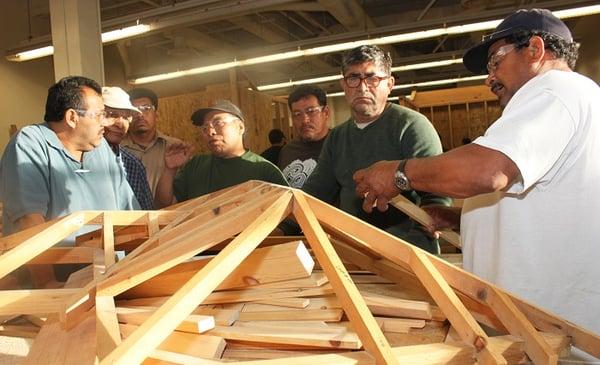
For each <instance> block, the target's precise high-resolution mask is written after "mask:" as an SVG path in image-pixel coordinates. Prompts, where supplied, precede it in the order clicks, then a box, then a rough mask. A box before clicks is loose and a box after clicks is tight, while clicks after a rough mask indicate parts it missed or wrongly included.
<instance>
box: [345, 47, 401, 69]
mask: <svg viewBox="0 0 600 365" xmlns="http://www.w3.org/2000/svg"><path fill="white" fill-rule="evenodd" d="M365 62H373V63H374V64H375V66H377V68H380V69H382V70H383V71H384V72H385V74H386V75H388V76H389V75H391V74H392V57H391V56H390V53H389V52H384V51H383V50H382V49H381V48H379V47H377V46H359V47H356V48H353V49H351V50H349V51H348V52H346V53H344V56H343V58H342V74H346V70H347V69H348V67H349V66H351V65H356V64H360V63H365Z"/></svg>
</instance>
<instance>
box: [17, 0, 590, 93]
mask: <svg viewBox="0 0 600 365" xmlns="http://www.w3.org/2000/svg"><path fill="white" fill-rule="evenodd" d="M28 1H29V3H30V7H29V8H30V11H29V20H30V24H31V26H30V29H32V34H31V35H32V37H31V40H30V41H29V43H30V44H35V43H38V44H43V43H44V42H46V44H47V43H48V42H49V41H50V36H49V33H50V17H49V9H48V3H47V1H42V0H28ZM594 4H598V1H579V0H538V1H536V0H520V1H517V0H300V1H298V0H100V7H101V16H102V27H103V31H107V30H111V29H115V28H121V27H126V26H130V25H134V24H136V23H143V24H151V25H152V29H153V30H152V31H151V32H149V33H145V34H143V35H139V36H136V37H133V38H129V39H125V40H120V41H117V42H114V43H111V44H106V45H105V48H104V50H105V54H115V55H118V57H119V58H120V60H121V63H122V65H123V70H124V74H125V76H126V78H127V79H135V78H138V77H142V76H148V75H155V74H159V73H164V72H173V71H177V70H186V69H192V68H196V67H200V66H207V65H214V64H220V63H225V62H231V61H233V60H240V59H248V58H253V57H258V56H265V55H270V54H274V53H279V52H288V51H294V50H298V49H307V48H312V47H317V46H323V45H329V44H335V43H340V42H348V41H355V40H361V39H366V38H373V37H382V36H388V35H391V34H400V33H407V32H414V31H421V30H427V29H431V28H437V27H440V26H450V25H460V24H468V23H473V22H477V21H483V20H494V19H502V18H503V17H505V16H506V15H507V14H509V13H511V12H512V11H514V10H516V9H518V8H522V7H528V8H530V7H543V8H548V9H551V10H560V9H564V8H571V7H576V6H585V5H594ZM578 20H579V19H578V18H571V19H568V20H566V22H567V24H568V25H569V27H570V28H571V29H576V27H575V25H576V23H577V21H578ZM485 33H486V32H484V31H477V32H471V33H463V34H456V35H441V36H437V37H432V38H426V39H422V40H417V41H409V42H402V43H394V44H386V45H383V46H382V47H383V48H384V49H386V50H387V51H389V52H390V53H391V55H392V58H393V60H394V66H398V65H406V64H413V63H418V62H426V61H436V60H445V59H449V58H460V57H461V55H462V54H463V53H464V51H465V50H466V49H467V48H468V47H470V46H471V45H473V44H475V43H476V42H477V41H478V40H480V39H481V36H482V35H483V34H485ZM574 36H575V39H576V40H577V39H578V35H577V34H576V33H575V34H574ZM340 59H341V52H332V53H324V54H320V55H316V56H309V57H308V56H304V57H296V58H291V59H287V60H281V61H275V62H269V63H261V64H256V65H250V66H243V67H238V68H237V69H238V71H239V73H238V74H239V75H240V76H239V78H245V79H247V80H248V81H249V82H250V83H251V84H252V85H255V86H258V85H266V84H273V83H281V82H286V81H289V80H301V79H307V78H315V77H321V76H329V75H334V74H339V70H340ZM394 75H395V76H396V84H408V83H415V82H421V81H431V80H439V79H447V78H455V77H461V76H470V74H469V72H468V71H467V70H466V69H465V68H464V67H463V66H462V64H460V63H458V64H454V65H449V66H444V67H435V68H425V69H419V70H411V71H403V72H396V73H394ZM194 77H196V78H197V80H202V82H203V83H218V82H227V80H228V77H229V72H227V71H223V70H221V71H215V72H209V73H205V74H202V75H197V76H194ZM149 86H150V87H152V84H150V85H149ZM321 86H322V87H324V88H325V89H326V90H327V91H328V92H336V91H339V90H340V88H339V84H338V82H337V81H329V82H324V83H322V84H321ZM444 87H447V85H446V86H444ZM288 91H289V89H286V88H278V89H273V90H269V91H268V92H269V93H271V94H274V95H285V94H287V92H288ZM395 92H396V93H397V94H398V93H406V90H404V91H403V90H396V91H395Z"/></svg>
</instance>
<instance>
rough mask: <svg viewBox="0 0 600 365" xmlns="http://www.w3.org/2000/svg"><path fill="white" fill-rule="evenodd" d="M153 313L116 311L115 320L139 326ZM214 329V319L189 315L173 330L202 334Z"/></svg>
mask: <svg viewBox="0 0 600 365" xmlns="http://www.w3.org/2000/svg"><path fill="white" fill-rule="evenodd" d="M153 313H154V311H122V310H121V308H119V310H117V318H118V319H119V322H120V323H124V324H132V325H138V326H139V325H141V324H143V323H144V321H146V320H147V319H148V318H150V317H151V316H152V314H153ZM214 327H215V319H214V317H212V316H204V315H200V314H190V315H189V316H187V317H186V318H185V319H184V320H183V321H182V322H181V323H180V324H179V325H178V326H177V327H176V328H175V329H176V330H177V331H181V332H189V333H204V332H206V331H209V330H211V329H213V328H214Z"/></svg>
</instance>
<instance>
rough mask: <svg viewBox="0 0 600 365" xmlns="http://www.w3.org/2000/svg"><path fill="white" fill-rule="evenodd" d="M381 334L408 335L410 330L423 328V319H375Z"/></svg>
mask: <svg viewBox="0 0 600 365" xmlns="http://www.w3.org/2000/svg"><path fill="white" fill-rule="evenodd" d="M375 320H376V321H377V323H378V324H379V326H381V329H382V331H383V332H398V333H408V331H409V330H410V329H411V328H423V327H425V320H423V319H406V318H385V317H375Z"/></svg>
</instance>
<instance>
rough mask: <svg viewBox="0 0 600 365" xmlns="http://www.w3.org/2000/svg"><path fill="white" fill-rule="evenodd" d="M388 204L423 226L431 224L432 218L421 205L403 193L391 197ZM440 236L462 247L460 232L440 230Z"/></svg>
mask: <svg viewBox="0 0 600 365" xmlns="http://www.w3.org/2000/svg"><path fill="white" fill-rule="evenodd" d="M390 204H391V205H392V206H393V207H395V208H398V210H400V211H401V212H403V213H404V214H406V215H408V216H409V217H411V218H412V219H414V220H415V221H417V222H418V223H419V224H421V225H424V226H431V225H432V220H431V217H430V216H429V214H427V212H426V211H424V210H423V209H421V207H419V206H418V205H416V204H415V203H413V202H411V201H410V200H408V199H407V198H406V197H404V196H403V195H401V194H400V195H396V196H395V197H394V198H392V200H390ZM440 237H441V238H443V239H444V240H446V241H447V242H448V243H450V244H452V245H453V246H455V247H457V248H461V247H462V245H461V242H460V234H458V233H456V232H454V231H451V230H442V231H440Z"/></svg>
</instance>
